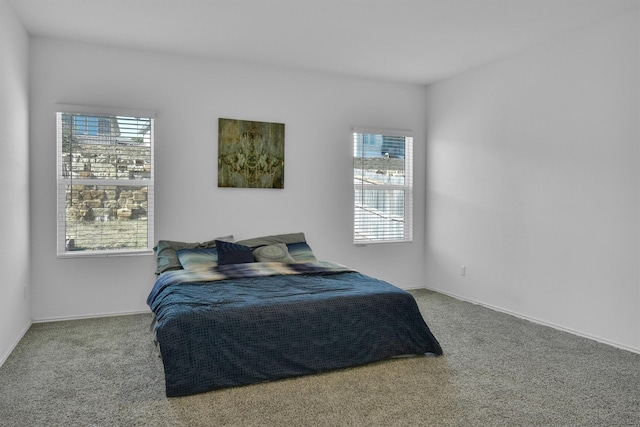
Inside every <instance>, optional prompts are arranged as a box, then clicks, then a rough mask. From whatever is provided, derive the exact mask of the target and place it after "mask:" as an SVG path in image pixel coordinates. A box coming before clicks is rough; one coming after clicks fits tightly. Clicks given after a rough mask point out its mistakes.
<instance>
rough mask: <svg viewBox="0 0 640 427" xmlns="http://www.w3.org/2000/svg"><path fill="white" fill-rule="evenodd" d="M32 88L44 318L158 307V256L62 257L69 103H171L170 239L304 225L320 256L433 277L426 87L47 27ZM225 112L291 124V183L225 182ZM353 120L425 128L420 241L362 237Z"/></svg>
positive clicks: (166, 168) (167, 138)
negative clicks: (77, 37)
mask: <svg viewBox="0 0 640 427" xmlns="http://www.w3.org/2000/svg"><path fill="white" fill-rule="evenodd" d="M31 92H32V93H31V114H32V115H31V150H32V153H31V165H32V170H31V181H32V191H31V202H32V205H33V207H34V208H33V209H32V219H31V227H32V240H31V246H32V250H33V256H32V258H33V259H34V260H37V261H35V263H34V265H33V268H32V276H33V280H32V286H33V295H32V302H33V318H34V319H35V320H44V319H55V318H72V317H76V316H89V315H101V314H114V313H126V312H135V311H140V310H146V309H147V307H146V304H145V299H146V297H147V295H148V293H149V291H150V289H151V287H152V285H153V282H154V276H153V271H154V262H155V260H154V258H153V257H151V256H138V257H112V258H92V259H57V258H56V249H55V248H56V246H55V236H56V235H55V230H56V214H55V207H56V201H55V191H56V186H55V179H54V177H55V132H54V130H55V120H54V119H55V117H54V112H55V109H56V107H55V104H56V103H64V104H79V105H94V106H108V107H124V108H133V109H143V110H152V111H156V112H157V119H156V127H155V129H156V151H155V155H156V157H155V165H156V186H155V210H156V216H155V237H156V240H157V239H171V240H181V241H203V240H210V239H212V238H214V237H216V236H221V235H227V234H233V235H235V236H236V238H238V239H241V238H248V237H255V236H260V235H265V234H273V233H287V232H297V231H304V232H305V233H306V236H307V239H308V241H309V243H310V245H311V247H312V249H313V250H314V252H315V253H316V255H317V257H318V258H320V259H324V260H332V261H336V262H339V263H342V264H347V265H349V266H352V267H354V268H356V269H359V270H361V271H362V272H364V273H368V274H371V275H373V276H377V277H380V278H383V279H387V280H389V281H391V282H393V283H395V284H397V285H398V286H400V287H404V288H418V287H423V286H424V281H423V275H424V271H423V268H424V263H423V258H424V222H425V218H424V209H423V206H424V194H425V187H424V177H425V175H424V168H423V167H421V166H420V164H421V159H423V158H424V156H425V147H424V132H425V129H424V126H425V125H424V124H425V115H426V114H425V106H426V100H425V88H424V87H422V86H416V85H403V84H390V83H382V82H376V81H368V80H362V79H353V78H343V77H337V76H332V75H326V74H316V73H304V72H298V71H291V70H283V69H278V68H268V67H261V66H255V65H252V64H242V63H227V62H223V61H217V60H211V59H202V58H195V57H186V56H184V57H183V56H176V55H163V54H155V53H151V52H143V51H134V50H124V49H111V48H106V47H100V46H94V45H89V44H81V43H68V42H63V41H56V40H51V39H42V38H33V39H32V40H31ZM219 117H224V118H233V119H245V120H256V121H268V122H278V123H284V124H285V151H286V158H285V188H284V189H283V190H274V189H270V190H264V189H231V188H217V140H218V135H217V127H218V118H219ZM352 126H368V127H382V128H385V127H386V128H393V129H408V130H413V131H414V132H415V135H416V137H415V145H416V147H415V154H414V155H415V158H416V159H417V160H416V162H417V165H418V167H417V168H416V171H415V182H416V187H415V194H416V202H415V206H416V209H415V232H414V236H415V242H414V243H412V244H399V245H385V246H378V247H354V246H353V244H352V213H353V201H352V194H353V187H352V182H353V178H352V159H351V156H352V150H353V148H352V137H351V128H352ZM185 189H186V190H185Z"/></svg>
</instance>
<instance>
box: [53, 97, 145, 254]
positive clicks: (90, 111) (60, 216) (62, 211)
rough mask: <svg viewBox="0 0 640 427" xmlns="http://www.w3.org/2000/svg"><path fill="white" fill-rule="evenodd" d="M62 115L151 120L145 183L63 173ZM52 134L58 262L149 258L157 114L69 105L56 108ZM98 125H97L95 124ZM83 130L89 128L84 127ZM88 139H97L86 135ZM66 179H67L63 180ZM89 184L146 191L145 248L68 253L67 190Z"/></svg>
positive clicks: (143, 111) (73, 124)
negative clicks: (141, 188)
mask: <svg viewBox="0 0 640 427" xmlns="http://www.w3.org/2000/svg"><path fill="white" fill-rule="evenodd" d="M62 114H73V115H78V116H82V115H85V114H86V115H91V116H109V117H133V118H145V119H150V138H149V148H150V158H149V162H150V173H149V177H148V178H144V179H122V180H114V179H96V178H88V179H82V178H73V177H69V176H68V175H69V174H68V171H65V168H64V162H63V141H62V139H63V138H62V126H61V124H62V123H61V118H60V120H59V119H58V117H59V116H60V117H62V116H61V115H62ZM54 120H55V130H56V206H57V208H56V209H57V210H56V212H57V218H56V252H57V257H58V258H86V257H114V256H135V255H152V254H153V253H154V251H153V247H154V192H155V185H154V183H155V163H154V157H155V154H154V152H155V135H154V133H155V120H156V113H155V112H153V111H149V110H139V109H130V108H111V107H93V106H81V105H69V104H56V105H55V118H54ZM98 122H99V121H98ZM71 126H72V127H73V126H75V123H73V122H72V123H71ZM85 126H88V125H87V124H86V123H85ZM96 126H97V132H98V135H97V136H99V135H100V130H99V129H100V124H99V123H97V124H96ZM86 136H88V137H89V138H91V137H95V136H96V135H86ZM65 175H67V176H65ZM84 182H86V183H90V184H89V185H95V186H114V185H119V186H130V187H136V186H139V187H146V188H147V195H146V202H147V230H146V231H147V243H146V247H144V248H137V249H136V248H126V249H104V250H68V249H67V242H66V240H67V235H66V217H67V211H66V202H67V197H66V187H67V186H68V185H72V184H73V183H78V184H80V185H81V183H84Z"/></svg>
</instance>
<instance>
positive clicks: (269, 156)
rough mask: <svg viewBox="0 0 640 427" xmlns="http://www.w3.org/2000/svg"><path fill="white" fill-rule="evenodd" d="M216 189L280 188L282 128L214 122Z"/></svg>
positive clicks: (223, 120)
mask: <svg viewBox="0 0 640 427" xmlns="http://www.w3.org/2000/svg"><path fill="white" fill-rule="evenodd" d="M218 187H235V188H284V124H283V123H268V122H256V121H247V120H236V119H222V118H220V119H218Z"/></svg>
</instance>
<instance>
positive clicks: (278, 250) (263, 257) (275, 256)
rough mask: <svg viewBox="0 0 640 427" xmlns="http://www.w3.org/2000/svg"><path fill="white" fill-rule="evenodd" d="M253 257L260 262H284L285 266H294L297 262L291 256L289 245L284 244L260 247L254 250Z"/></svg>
mask: <svg viewBox="0 0 640 427" xmlns="http://www.w3.org/2000/svg"><path fill="white" fill-rule="evenodd" d="M253 257H254V258H255V259H256V261H260V262H282V263H285V264H293V263H295V262H296V261H295V260H294V259H293V257H292V256H291V255H289V250H288V249H287V245H286V244H284V243H276V244H275V245H267V246H260V247H259V248H256V249H254V250H253Z"/></svg>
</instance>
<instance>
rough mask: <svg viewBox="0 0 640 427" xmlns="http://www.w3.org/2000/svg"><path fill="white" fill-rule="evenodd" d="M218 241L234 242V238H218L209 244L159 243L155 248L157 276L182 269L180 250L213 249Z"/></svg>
mask: <svg viewBox="0 0 640 427" xmlns="http://www.w3.org/2000/svg"><path fill="white" fill-rule="evenodd" d="M216 240H224V241H228V242H233V236H232V235H229V236H224V237H217V238H216V239H215V240H210V241H208V242H202V243H200V242H196V243H185V242H174V241H171V240H160V241H158V244H157V245H156V247H155V248H154V249H155V251H156V261H157V264H158V266H157V268H156V274H162V273H164V272H165V271H170V270H181V269H182V264H180V260H179V259H178V250H180V249H194V248H212V247H214V246H215V244H216V243H215V241H216Z"/></svg>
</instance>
